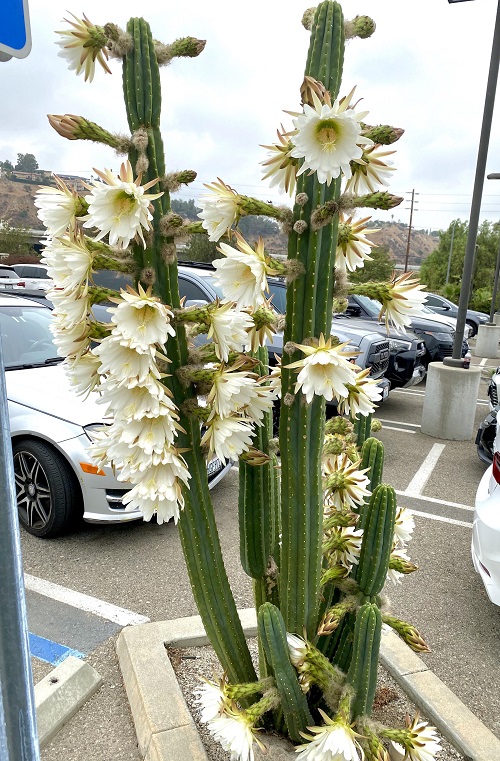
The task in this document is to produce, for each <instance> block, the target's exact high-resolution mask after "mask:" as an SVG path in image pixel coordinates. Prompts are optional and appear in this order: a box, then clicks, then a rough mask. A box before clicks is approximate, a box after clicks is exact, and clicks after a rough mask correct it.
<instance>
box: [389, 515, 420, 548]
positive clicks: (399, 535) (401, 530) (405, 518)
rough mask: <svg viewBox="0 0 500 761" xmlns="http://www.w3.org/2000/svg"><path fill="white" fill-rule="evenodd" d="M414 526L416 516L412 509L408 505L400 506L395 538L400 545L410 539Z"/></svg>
mask: <svg viewBox="0 0 500 761" xmlns="http://www.w3.org/2000/svg"><path fill="white" fill-rule="evenodd" d="M414 528H415V518H414V517H413V513H412V511H411V510H409V509H408V508H407V507H398V509H397V512H396V522H395V525H394V540H395V541H396V542H397V543H398V544H399V545H404V543H405V542H409V541H410V539H411V535H412V533H413V529H414Z"/></svg>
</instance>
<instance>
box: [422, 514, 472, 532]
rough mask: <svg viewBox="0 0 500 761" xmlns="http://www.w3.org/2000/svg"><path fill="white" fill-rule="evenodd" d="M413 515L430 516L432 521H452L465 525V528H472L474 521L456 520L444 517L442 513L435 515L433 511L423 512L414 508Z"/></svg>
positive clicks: (455, 524) (456, 524)
mask: <svg viewBox="0 0 500 761" xmlns="http://www.w3.org/2000/svg"><path fill="white" fill-rule="evenodd" d="M412 513H413V515H419V516H420V517H421V518H429V519H430V520H431V521H441V522H442V523H451V524H452V525H453V526H465V528H472V523H466V522H465V521H455V520H453V518H443V516H442V515H434V514H433V513H421V512H420V511H419V510H412Z"/></svg>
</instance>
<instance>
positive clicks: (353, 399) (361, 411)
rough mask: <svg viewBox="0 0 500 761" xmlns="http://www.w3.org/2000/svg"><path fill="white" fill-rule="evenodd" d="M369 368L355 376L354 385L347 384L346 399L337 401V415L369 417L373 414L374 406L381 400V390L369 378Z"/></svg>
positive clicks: (374, 381)
mask: <svg viewBox="0 0 500 761" xmlns="http://www.w3.org/2000/svg"><path fill="white" fill-rule="evenodd" d="M369 375H370V368H369V367H368V368H366V369H365V370H362V371H361V372H359V373H357V375H356V376H355V380H354V383H352V384H351V383H347V384H346V387H347V390H348V394H347V397H345V398H342V399H341V400H340V401H339V405H338V408H339V413H340V414H342V415H344V414H345V415H349V414H350V415H351V417H357V416H358V415H363V416H364V417H366V416H367V415H371V414H372V413H373V412H375V409H376V406H377V405H376V404H374V402H379V401H380V400H381V399H382V390H381V388H380V386H378V385H377V381H376V380H374V379H373V378H370V377H369Z"/></svg>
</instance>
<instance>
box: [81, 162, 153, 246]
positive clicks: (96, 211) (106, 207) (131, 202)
mask: <svg viewBox="0 0 500 761" xmlns="http://www.w3.org/2000/svg"><path fill="white" fill-rule="evenodd" d="M94 172H96V174H98V175H99V177H100V178H101V179H102V180H103V181H104V182H98V181H94V182H93V187H92V189H91V191H90V195H87V196H85V200H86V201H87V203H88V205H89V208H88V213H87V214H86V215H85V216H84V217H82V219H83V220H85V221H84V224H83V226H84V227H97V229H98V230H99V234H98V235H97V236H96V240H101V239H102V238H104V236H105V235H109V244H110V246H120V247H121V248H126V247H127V246H128V245H129V243H130V241H131V240H132V239H133V238H135V237H136V236H137V237H138V238H139V239H140V240H141V241H142V244H143V246H144V248H146V242H145V240H144V235H143V229H144V230H150V229H151V225H150V221H151V219H152V218H153V215H152V214H151V211H150V207H151V201H154V200H155V199H157V198H160V196H162V195H163V192H161V193H152V194H149V195H148V194H146V193H145V192H144V191H146V190H148V189H149V188H150V187H152V186H153V185H156V184H157V182H158V180H151V182H148V183H146V185H141V184H140V181H141V178H140V176H139V177H137V179H135V180H134V173H133V170H132V166H131V164H130V161H126V162H125V163H124V164H122V165H121V168H120V174H119V175H118V176H117V175H115V174H113V172H112V171H111V170H110V169H105V170H104V172H100V171H99V170H97V169H95V168H94Z"/></svg>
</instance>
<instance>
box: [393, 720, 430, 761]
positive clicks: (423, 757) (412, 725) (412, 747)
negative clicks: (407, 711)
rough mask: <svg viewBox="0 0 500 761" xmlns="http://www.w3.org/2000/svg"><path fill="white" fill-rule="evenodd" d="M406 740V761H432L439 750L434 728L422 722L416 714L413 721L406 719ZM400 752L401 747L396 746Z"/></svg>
mask: <svg viewBox="0 0 500 761" xmlns="http://www.w3.org/2000/svg"><path fill="white" fill-rule="evenodd" d="M406 730H407V732H408V740H407V742H406V743H405V750H406V756H405V758H407V759H408V761H434V759H435V757H436V754H437V753H439V751H440V750H441V742H440V740H439V737H438V734H437V732H436V728H435V727H433V726H431V725H430V724H429V723H428V722H427V721H422V720H421V719H420V716H419V715H418V714H417V715H416V716H415V718H414V719H412V720H410V719H409V717H407V719H406ZM398 747H399V748H400V749H401V750H403V749H402V748H401V746H398ZM403 752H404V751H403Z"/></svg>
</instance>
